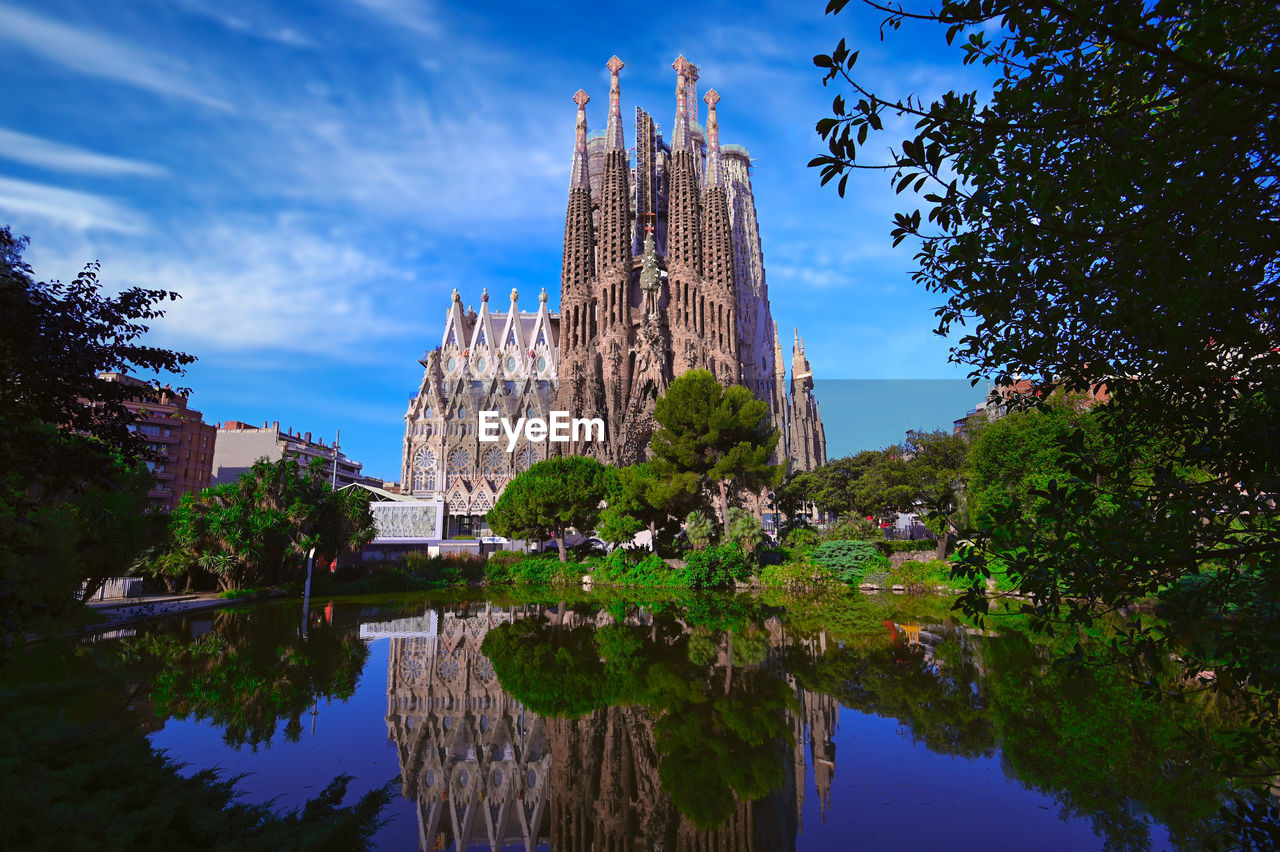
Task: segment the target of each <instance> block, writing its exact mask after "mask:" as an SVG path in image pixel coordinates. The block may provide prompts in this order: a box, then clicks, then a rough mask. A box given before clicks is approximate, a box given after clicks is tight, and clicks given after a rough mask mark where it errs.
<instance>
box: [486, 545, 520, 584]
mask: <svg viewBox="0 0 1280 852" xmlns="http://www.w3.org/2000/svg"><path fill="white" fill-rule="evenodd" d="M528 558H529V554H527V553H521V552H520V551H518V550H498V551H495V552H494V553H490V554H489V559H488V561H487V562H485V563H484V579H485V582H487V583H489V584H490V585H499V584H502V583H510V582H511V581H512V580H514V579H515V573H514V569H515V566H516V565H518V564H519V563H521V562H523V561H524V560H526V559H528Z"/></svg>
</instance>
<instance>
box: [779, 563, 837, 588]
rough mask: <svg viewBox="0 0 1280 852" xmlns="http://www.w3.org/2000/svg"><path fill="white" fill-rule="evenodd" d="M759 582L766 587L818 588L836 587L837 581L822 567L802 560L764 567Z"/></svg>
mask: <svg viewBox="0 0 1280 852" xmlns="http://www.w3.org/2000/svg"><path fill="white" fill-rule="evenodd" d="M760 582H762V583H764V585H766V586H783V587H786V588H797V587H803V588H819V587H826V586H833V585H836V584H837V583H838V582H839V580H837V579H836V577H835V575H834V574H832V573H831V572H830V571H829V570H827V569H826V568H824V567H823V566H821V565H818V564H816V563H813V562H807V561H803V560H802V561H795V562H786V563H783V564H781V565H766V566H765V567H764V568H763V569H761V571H760Z"/></svg>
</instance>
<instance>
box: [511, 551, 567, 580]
mask: <svg viewBox="0 0 1280 852" xmlns="http://www.w3.org/2000/svg"><path fill="white" fill-rule="evenodd" d="M581 578H582V566H581V565H579V564H578V563H576V562H561V561H560V557H559V555H558V554H555V553H544V554H541V555H538V556H526V557H525V558H524V559H522V560H520V561H519V562H517V563H516V564H515V565H513V566H511V582H513V583H515V584H516V585H520V586H570V585H576V584H577V583H578V582H580V580H581Z"/></svg>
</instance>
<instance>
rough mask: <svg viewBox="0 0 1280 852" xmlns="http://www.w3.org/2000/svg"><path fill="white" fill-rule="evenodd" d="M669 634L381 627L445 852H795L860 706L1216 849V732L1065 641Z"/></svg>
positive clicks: (392, 682) (496, 612)
mask: <svg viewBox="0 0 1280 852" xmlns="http://www.w3.org/2000/svg"><path fill="white" fill-rule="evenodd" d="M865 605H866V606H871V604H865ZM659 612H660V614H654V613H653V612H652V611H646V610H640V609H636V608H631V609H628V608H626V607H620V606H613V607H610V608H609V609H608V610H600V611H594V610H592V609H591V608H589V607H581V606H580V607H578V608H577V609H576V610H573V609H569V608H567V607H565V606H563V605H562V606H559V607H547V606H541V605H526V606H518V607H514V608H512V609H508V610H504V609H500V608H494V607H491V606H488V605H476V606H473V608H471V609H470V610H467V609H459V610H450V611H443V612H441V613H436V612H432V613H428V614H427V615H426V616H423V617H421V618H418V619H407V620H403V621H401V622H393V623H384V624H381V625H366V626H365V628H364V629H363V630H364V633H365V635H366V636H367V637H372V636H377V635H385V636H389V637H391V639H392V649H391V660H390V662H389V669H388V682H389V686H388V716H387V720H388V730H389V733H390V735H391V737H392V738H393V739H394V740H395V741H396V743H397V744H398V746H399V749H400V755H401V765H402V769H403V772H404V774H403V778H404V792H405V794H406V795H407V796H409V797H410V798H411V799H412V800H414V801H416V802H417V804H418V808H419V820H420V826H421V830H422V835H421V842H422V845H423V847H424V848H445V847H447V846H449V845H451V844H454V843H457V845H458V846H459V848H464V847H466V846H467V845H469V844H471V843H473V842H487V843H488V844H489V845H491V846H493V847H495V848H496V847H497V846H501V845H504V844H508V843H519V844H521V845H524V846H525V847H526V848H530V849H531V848H533V847H534V846H536V845H539V844H541V843H546V842H548V841H549V842H550V843H551V845H552V847H553V848H555V849H583V850H586V849H601V848H603V849H611V848H615V847H617V848H658V847H661V848H663V849H668V850H671V849H704V848H714V849H725V850H731V849H778V848H783V849H785V848H794V846H795V844H796V839H797V836H798V834H799V832H800V828H801V826H800V813H801V811H802V804H803V797H804V790H805V775H806V771H807V766H806V754H805V752H806V748H805V745H806V743H805V741H806V739H807V740H808V748H809V750H810V751H811V753H812V768H813V771H814V779H815V782H816V785H817V789H818V794H819V797H820V800H821V802H822V804H823V808H824V810H825V808H826V806H827V805H828V804H829V796H830V787H831V783H832V778H833V773H834V770H835V749H834V745H833V743H832V741H831V734H832V733H833V732H834V729H835V726H836V724H837V719H838V705H837V702H839V704H843V705H844V706H846V707H849V708H851V709H854V710H857V711H860V712H864V713H870V714H875V715H878V716H884V717H889V718H894V719H897V720H899V721H900V722H901V724H902V725H903V726H904V727H906V728H907V729H908V730H909V731H910V732H911V735H912V738H913V740H914V741H915V742H917V743H919V744H921V745H923V746H925V747H927V748H929V749H930V750H932V751H935V752H938V753H943V754H949V755H956V756H963V757H966V758H974V757H981V756H991V755H993V754H995V753H996V752H997V751H999V752H1000V753H1001V760H1002V765H1003V767H1004V769H1005V772H1006V774H1008V775H1009V776H1010V777H1012V778H1016V779H1018V780H1019V781H1021V782H1022V783H1024V784H1026V785H1028V786H1030V787H1032V788H1034V789H1037V790H1040V791H1043V792H1044V793H1046V794H1048V795H1051V796H1053V797H1054V798H1056V799H1057V800H1058V802H1059V803H1061V805H1062V809H1063V815H1064V817H1070V816H1083V817H1085V818H1088V819H1090V820H1092V822H1093V826H1094V829H1095V831H1096V832H1097V833H1098V835H1099V836H1100V837H1101V838H1102V839H1103V842H1104V843H1105V844H1106V846H1107V848H1112V849H1142V848H1145V847H1146V846H1148V845H1149V843H1150V831H1149V825H1148V817H1147V816H1146V815H1147V814H1150V815H1151V817H1153V818H1154V819H1156V820H1158V821H1160V822H1163V823H1164V824H1166V825H1167V826H1168V827H1169V830H1170V832H1171V835H1172V836H1173V838H1174V839H1175V841H1176V842H1178V843H1179V844H1180V845H1182V846H1185V847H1188V848H1200V847H1204V846H1207V845H1210V844H1209V843H1208V834H1207V832H1209V831H1210V830H1212V828H1213V827H1214V822H1213V819H1212V818H1213V814H1214V812H1215V811H1216V808H1217V801H1218V795H1219V793H1220V784H1219V783H1218V782H1215V780H1214V779H1213V776H1212V775H1210V773H1208V772H1207V771H1205V770H1203V769H1201V768H1200V767H1201V766H1203V764H1204V761H1202V760H1200V759H1199V758H1198V756H1196V755H1194V754H1188V753H1186V751H1185V749H1184V743H1183V741H1182V740H1180V739H1179V738H1178V733H1179V730H1180V728H1182V727H1190V726H1194V725H1204V724H1206V723H1208V724H1209V727H1210V729H1211V732H1212V730H1214V724H1217V723H1214V722H1213V721H1212V719H1211V718H1210V717H1206V716H1205V715H1204V714H1203V711H1202V708H1197V707H1194V706H1191V705H1187V706H1184V707H1180V708H1179V707H1175V708H1173V709H1172V710H1171V709H1170V708H1169V707H1168V706H1167V705H1164V706H1161V705H1157V704H1154V703H1152V702H1149V701H1147V700H1146V699H1145V698H1144V697H1143V696H1142V695H1141V693H1140V692H1139V691H1138V690H1137V689H1136V688H1135V687H1134V686H1133V685H1132V684H1131V683H1130V682H1128V681H1127V680H1126V679H1125V678H1124V677H1123V676H1122V675H1121V674H1120V673H1117V672H1109V671H1104V672H1095V673H1093V674H1090V675H1088V676H1087V677H1081V676H1076V675H1072V674H1069V673H1068V672H1067V671H1066V670H1065V669H1061V668H1053V667H1051V666H1049V665H1048V662H1047V661H1048V660H1050V659H1052V658H1053V657H1054V654H1055V651H1054V649H1051V648H1047V647H1045V646H1044V640H1042V639H1036V640H1035V641H1036V642H1039V643H1040V644H1038V645H1037V644H1033V642H1032V640H1030V639H1028V638H1027V637H1025V636H1024V635H1023V634H1020V633H1017V632H1014V631H1011V632H1008V633H1005V634H1003V635H995V634H991V633H983V632H982V631H977V630H974V629H972V628H968V627H965V626H963V625H960V624H956V623H952V622H948V621H946V620H945V618H943V619H942V620H934V621H926V622H923V623H922V622H921V621H915V620H912V619H911V618H909V617H903V616H898V615H893V614H891V613H889V612H882V613H880V614H878V615H876V616H875V618H870V617H869V614H868V613H867V612H864V613H861V614H860V615H858V616H857V618H856V619H854V620H853V621H852V622H850V623H849V624H845V625H842V626H836V627H834V629H833V630H832V631H828V630H826V629H821V628H816V629H815V628H814V627H813V625H812V623H811V622H809V623H806V622H805V621H804V618H803V617H801V618H800V619H797V620H796V621H793V620H792V618H791V614H790V613H784V614H781V615H780V614H779V610H777V609H762V608H759V607H755V608H752V607H751V606H749V605H747V606H746V607H745V609H744V608H743V604H742V603H741V602H740V601H739V602H736V603H733V604H732V605H730V606H728V607H717V606H715V605H713V604H710V603H708V602H707V601H702V602H701V603H700V605H699V607H697V608H686V607H683V606H681V607H670V608H667V609H665V610H662V609H660V608H659ZM936 617H937V616H935V618H936ZM830 620H831V621H832V623H833V624H840V622H839V620H838V618H832V619H830ZM794 623H800V624H804V629H803V630H799V631H798V630H796V629H795V628H793V627H792V626H791V625H792V624H794ZM1058 650H1060V649H1058ZM494 770H497V773H496V774H495V771H494Z"/></svg>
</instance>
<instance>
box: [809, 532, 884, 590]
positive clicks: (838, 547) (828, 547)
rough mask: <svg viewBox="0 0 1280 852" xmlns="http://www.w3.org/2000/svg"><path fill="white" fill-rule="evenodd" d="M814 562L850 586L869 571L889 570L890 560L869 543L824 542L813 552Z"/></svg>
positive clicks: (855, 583)
mask: <svg viewBox="0 0 1280 852" xmlns="http://www.w3.org/2000/svg"><path fill="white" fill-rule="evenodd" d="M813 561H814V562H816V563H817V564H818V565H821V566H822V567H824V568H826V569H828V570H830V571H831V572H832V573H833V574H835V575H836V577H838V578H839V579H840V581H841V582H844V583H847V584H848V585H850V586H854V585H857V584H858V583H859V582H860V581H861V580H862V577H863V575H864V574H866V573H867V572H869V571H886V570H888V568H889V560H888V558H887V557H886V556H885V555H884V554H883V553H881V552H880V549H879V548H878V547H876V546H875V544H873V543H871V542H869V541H824V542H823V543H822V544H820V545H818V547H817V549H816V550H814V551H813Z"/></svg>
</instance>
